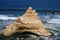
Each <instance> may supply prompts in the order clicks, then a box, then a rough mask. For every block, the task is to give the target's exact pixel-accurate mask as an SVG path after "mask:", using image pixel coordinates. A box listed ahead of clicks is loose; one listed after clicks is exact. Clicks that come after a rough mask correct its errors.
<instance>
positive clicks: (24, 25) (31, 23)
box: [2, 7, 51, 36]
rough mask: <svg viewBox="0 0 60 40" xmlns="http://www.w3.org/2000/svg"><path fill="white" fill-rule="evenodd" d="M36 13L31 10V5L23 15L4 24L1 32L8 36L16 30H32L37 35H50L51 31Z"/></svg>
mask: <svg viewBox="0 0 60 40" xmlns="http://www.w3.org/2000/svg"><path fill="white" fill-rule="evenodd" d="M37 15H38V14H37V12H36V10H32V7H29V8H28V10H27V11H26V12H25V14H24V15H22V16H21V17H19V18H18V19H16V20H15V21H14V22H13V23H11V24H10V25H8V26H6V28H5V29H4V30H3V31H2V34H4V35H5V36H10V35H13V34H14V33H16V32H20V33H21V32H32V33H35V34H37V35H44V36H50V35H51V33H50V32H49V31H48V30H47V29H46V28H45V27H44V25H43V24H42V22H41V21H40V20H39V19H38V16H37Z"/></svg>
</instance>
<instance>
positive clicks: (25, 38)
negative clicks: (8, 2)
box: [0, 11, 60, 40]
mask: <svg viewBox="0 0 60 40" xmlns="http://www.w3.org/2000/svg"><path fill="white" fill-rule="evenodd" d="M23 14H24V12H19V11H4V12H0V32H1V31H2V30H3V29H4V27H5V26H6V25H9V24H10V23H12V22H13V21H14V20H15V19H17V18H18V17H19V16H21V15H23ZM38 14H39V15H38V18H39V20H41V21H42V23H43V24H44V26H45V27H46V28H47V29H48V30H49V31H51V32H52V33H53V34H54V36H51V37H46V36H39V37H38V36H36V35H33V34H30V33H29V34H27V33H22V34H20V33H17V34H16V35H13V36H11V37H6V38H5V37H1V36H0V37H1V38H0V40H60V12H55V14H54V15H52V14H50V13H49V12H38Z"/></svg>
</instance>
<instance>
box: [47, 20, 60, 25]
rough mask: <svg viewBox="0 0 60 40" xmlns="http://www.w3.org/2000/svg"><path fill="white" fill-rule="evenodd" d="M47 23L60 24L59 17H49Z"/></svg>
mask: <svg viewBox="0 0 60 40" xmlns="http://www.w3.org/2000/svg"><path fill="white" fill-rule="evenodd" d="M47 23H58V24H60V19H50V20H49V21H47Z"/></svg>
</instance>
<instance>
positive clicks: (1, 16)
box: [0, 15, 17, 20]
mask: <svg viewBox="0 0 60 40" xmlns="http://www.w3.org/2000/svg"><path fill="white" fill-rule="evenodd" d="M9 19H12V20H15V19H17V17H9V16H8V15H0V20H9Z"/></svg>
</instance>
